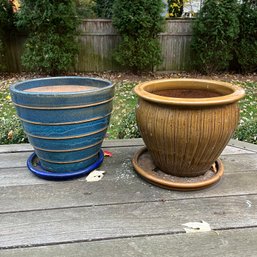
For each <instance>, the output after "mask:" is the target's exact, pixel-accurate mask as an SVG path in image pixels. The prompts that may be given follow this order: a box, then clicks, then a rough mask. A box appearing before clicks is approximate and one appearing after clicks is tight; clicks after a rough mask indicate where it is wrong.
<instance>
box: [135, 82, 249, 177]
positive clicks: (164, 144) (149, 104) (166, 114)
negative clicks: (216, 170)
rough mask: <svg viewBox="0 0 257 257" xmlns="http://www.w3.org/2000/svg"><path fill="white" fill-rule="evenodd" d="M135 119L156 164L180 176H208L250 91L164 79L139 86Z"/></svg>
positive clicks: (212, 83) (217, 83) (231, 132)
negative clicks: (241, 103) (242, 100)
mask: <svg viewBox="0 0 257 257" xmlns="http://www.w3.org/2000/svg"><path fill="white" fill-rule="evenodd" d="M135 93H136V94H137V95H138V96H139V102H138V105H137V108H136V118H137V123H138V126H139V130H140V132H141V135H142V138H143V140H144V142H145V144H146V147H147V149H148V151H149V153H150V155H151V157H152V159H153V162H154V164H155V165H156V166H157V167H158V168H159V169H160V170H161V171H163V172H164V173H166V174H170V175H173V176H178V177H196V176H200V175H203V174H205V173H206V172H207V171H208V170H209V169H210V167H211V166H212V165H213V163H215V161H216V160H217V158H218V157H219V155H220V154H221V152H222V151H223V149H224V148H225V146H226V145H227V143H228V141H229V139H230V138H231V136H232V134H233V132H234V130H235V128H236V127H237V124H238V120H239V107H238V104H237V102H238V100H239V99H241V98H242V97H243V96H244V94H245V92H244V90H243V89H241V88H239V87H237V86H234V85H231V84H229V83H225V82H220V81H211V80H199V79H164V80H155V81H150V82H145V83H142V84H139V85H137V86H136V87H135Z"/></svg>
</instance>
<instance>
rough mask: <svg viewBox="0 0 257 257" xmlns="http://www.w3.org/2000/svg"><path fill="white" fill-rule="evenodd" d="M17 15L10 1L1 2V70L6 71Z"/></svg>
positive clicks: (1, 0) (2, 0) (3, 0)
mask: <svg viewBox="0 0 257 257" xmlns="http://www.w3.org/2000/svg"><path fill="white" fill-rule="evenodd" d="M15 33H16V26H15V13H14V9H13V4H12V3H11V2H10V1H9V0H0V70H5V69H7V68H8V67H6V64H5V63H6V59H7V58H8V54H7V53H8V46H9V45H10V43H11V41H12V40H13V38H15Z"/></svg>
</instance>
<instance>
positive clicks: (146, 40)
mask: <svg viewBox="0 0 257 257" xmlns="http://www.w3.org/2000/svg"><path fill="white" fill-rule="evenodd" d="M163 7H164V5H163V3H162V1H161V0H137V1H136V0H134V1H127V0H115V1H114V5H113V25H114V27H115V28H116V29H117V30H118V32H119V34H120V35H121V43H120V45H119V47H118V48H117V50H116V53H115V55H114V57H115V59H116V60H117V61H118V63H120V64H121V65H122V66H125V67H126V68H128V69H130V70H132V71H143V70H151V69H153V68H154V66H156V65H158V64H160V63H161V49H160V42H159V40H158V34H159V33H160V32H161V31H162V29H163V22H164V18H163V17H162V16H161V13H162V11H163Z"/></svg>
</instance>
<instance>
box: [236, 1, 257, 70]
mask: <svg viewBox="0 0 257 257" xmlns="http://www.w3.org/2000/svg"><path fill="white" fill-rule="evenodd" d="M239 21H240V34H239V39H238V40H239V42H238V45H237V50H236V56H237V60H238V63H239V64H240V66H241V69H242V71H244V72H251V71H254V70H257V2H256V1H253V0H244V1H243V4H242V5H241V15H240V16H239Z"/></svg>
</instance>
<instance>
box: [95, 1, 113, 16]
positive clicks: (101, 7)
mask: <svg viewBox="0 0 257 257" xmlns="http://www.w3.org/2000/svg"><path fill="white" fill-rule="evenodd" d="M113 1H114V0H96V7H95V9H96V15H97V17H99V18H105V19H111V18H112V6H113Z"/></svg>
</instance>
